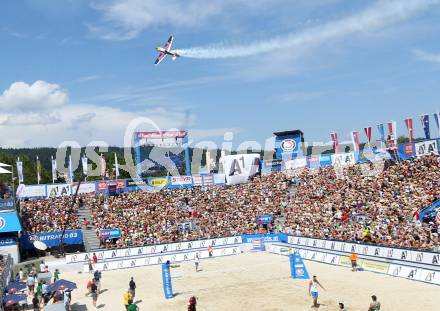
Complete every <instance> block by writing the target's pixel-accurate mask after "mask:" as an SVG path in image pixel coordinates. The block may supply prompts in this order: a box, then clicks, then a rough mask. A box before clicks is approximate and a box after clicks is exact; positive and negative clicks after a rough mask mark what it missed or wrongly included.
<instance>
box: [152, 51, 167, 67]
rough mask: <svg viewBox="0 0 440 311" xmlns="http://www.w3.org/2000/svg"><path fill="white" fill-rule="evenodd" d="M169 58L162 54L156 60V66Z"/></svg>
mask: <svg viewBox="0 0 440 311" xmlns="http://www.w3.org/2000/svg"><path fill="white" fill-rule="evenodd" d="M165 56H167V54H166V53H164V52H160V54H159V56H158V57H157V58H156V61H155V62H154V64H155V65H158V64H159V63H160V62H161V61H163V59H164V58H165Z"/></svg>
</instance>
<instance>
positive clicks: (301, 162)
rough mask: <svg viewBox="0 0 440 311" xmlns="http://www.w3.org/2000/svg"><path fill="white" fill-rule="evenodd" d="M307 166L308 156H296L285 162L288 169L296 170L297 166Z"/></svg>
mask: <svg viewBox="0 0 440 311" xmlns="http://www.w3.org/2000/svg"><path fill="white" fill-rule="evenodd" d="M306 166H307V158H296V159H293V160H287V161H286V162H285V163H284V167H285V169H286V170H294V169H297V168H303V167H306Z"/></svg>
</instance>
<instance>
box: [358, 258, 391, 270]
mask: <svg viewBox="0 0 440 311" xmlns="http://www.w3.org/2000/svg"><path fill="white" fill-rule="evenodd" d="M360 265H361V267H362V268H364V269H365V270H368V271H373V272H378V273H388V269H389V268H390V264H389V263H385V262H380V261H374V260H368V259H362V260H361V263H360Z"/></svg>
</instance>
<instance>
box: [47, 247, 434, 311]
mask: <svg viewBox="0 0 440 311" xmlns="http://www.w3.org/2000/svg"><path fill="white" fill-rule="evenodd" d="M305 263H306V266H307V268H308V271H309V274H310V275H317V276H318V279H319V280H320V282H321V283H322V284H323V285H324V287H325V288H326V290H321V291H320V299H319V302H320V303H321V306H320V308H319V310H338V302H344V303H345V305H346V307H347V310H353V311H355V310H356V311H357V310H363V311H365V310H367V309H368V305H369V302H370V300H371V298H370V297H371V295H373V294H375V295H376V296H377V297H378V299H379V301H380V302H381V303H382V309H383V310H396V311H397V310H399V311H402V310H408V311H410V310H418V311H430V310H439V306H440V295H439V293H440V287H439V286H435V285H429V284H425V283H421V282H415V281H410V280H405V279H401V278H395V277H391V276H387V275H381V274H377V273H372V272H355V273H354V272H351V271H350V269H348V268H345V267H337V266H331V265H326V264H321V263H316V262H311V261H305ZM50 266H52V267H55V266H56V267H57V268H59V269H60V270H61V277H62V278H64V279H67V280H71V281H74V282H76V283H77V285H78V289H76V290H75V291H74V292H73V306H72V310H73V311H75V310H94V308H93V307H92V299H91V297H89V296H86V293H87V290H86V284H87V281H88V280H89V279H90V278H92V275H91V274H88V273H81V272H79V271H80V270H82V269H81V267H79V266H78V265H77V266H71V265H69V266H67V265H65V264H62V263H61V262H58V263H55V262H53V265H50ZM201 269H202V271H200V272H197V273H196V272H195V267H194V263H193V262H186V263H183V264H181V265H180V267H178V268H174V269H172V277H173V279H172V283H173V291H174V293H175V294H176V296H175V298H173V299H170V300H166V299H165V298H164V294H163V287H162V274H161V267H160V266H149V267H140V268H132V269H124V270H117V271H105V272H103V273H102V282H101V284H102V285H101V291H102V293H101V294H100V295H99V297H98V304H97V305H98V310H108V311H119V310H125V307H124V304H123V297H122V295H123V293H124V291H125V290H127V288H128V282H129V280H130V277H134V280H135V281H136V284H137V289H136V297H135V301H136V302H137V304H138V306H139V309H140V310H141V311H144V310H153V311H156V310H157V311H160V310H170V311H173V310H176V311H177V310H181V311H183V310H187V302H188V299H189V297H190V296H192V295H194V296H196V297H197V299H198V306H197V310H203V311H205V310H206V311H209V310H219V311H223V310H225V311H226V310H228V311H230V310H245V311H260V310H261V311H276V310H314V309H313V308H311V304H312V300H311V298H310V297H309V296H308V290H307V288H308V281H307V280H294V279H291V278H290V277H289V273H290V272H289V261H288V258H287V257H284V256H280V255H274V254H269V253H266V252H261V253H243V254H241V255H238V256H230V257H223V258H215V259H206V260H202V261H201Z"/></svg>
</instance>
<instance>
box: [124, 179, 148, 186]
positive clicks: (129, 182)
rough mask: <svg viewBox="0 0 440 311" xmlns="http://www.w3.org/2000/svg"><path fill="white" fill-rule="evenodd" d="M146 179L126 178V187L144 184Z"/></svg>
mask: <svg viewBox="0 0 440 311" xmlns="http://www.w3.org/2000/svg"><path fill="white" fill-rule="evenodd" d="M146 185H147V179H127V187H136V186H146Z"/></svg>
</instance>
